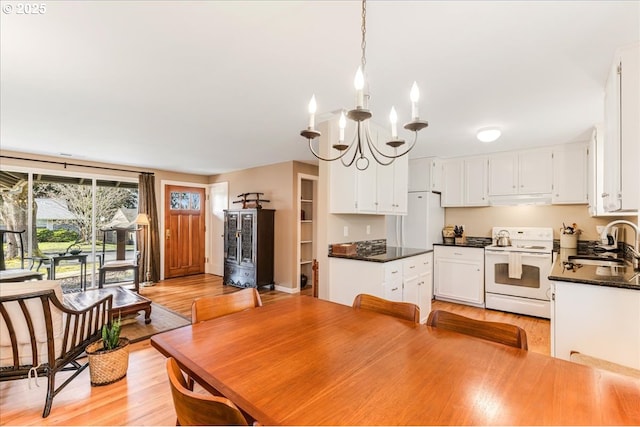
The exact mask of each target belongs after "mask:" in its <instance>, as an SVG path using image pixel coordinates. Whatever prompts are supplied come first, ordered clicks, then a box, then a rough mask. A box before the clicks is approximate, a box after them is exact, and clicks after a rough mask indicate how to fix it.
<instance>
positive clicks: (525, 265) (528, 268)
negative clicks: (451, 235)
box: [485, 250, 552, 301]
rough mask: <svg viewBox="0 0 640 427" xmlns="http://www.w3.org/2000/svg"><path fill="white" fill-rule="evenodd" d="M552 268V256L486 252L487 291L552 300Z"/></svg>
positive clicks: (546, 254)
mask: <svg viewBox="0 0 640 427" xmlns="http://www.w3.org/2000/svg"><path fill="white" fill-rule="evenodd" d="M511 254H519V255H518V256H513V255H511ZM551 265H552V257H551V253H531V252H510V251H491V250H485V289H486V292H490V293H495V294H502V295H512V296H517V297H525V298H535V299H539V300H545V301H549V300H550V287H551V285H550V282H549V279H548V276H549V271H550V270H551Z"/></svg>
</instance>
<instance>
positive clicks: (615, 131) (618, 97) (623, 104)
mask: <svg viewBox="0 0 640 427" xmlns="http://www.w3.org/2000/svg"><path fill="white" fill-rule="evenodd" d="M638 117H640V43H636V44H634V45H632V46H628V47H624V48H620V49H618V50H617V51H616V53H615V56H614V61H613V64H612V66H611V69H610V72H609V77H608V79H607V83H606V87H605V111H604V119H605V121H604V133H605V136H604V150H603V151H604V175H603V193H602V195H601V196H602V198H603V206H604V209H605V211H606V212H616V211H627V212H634V211H637V210H638V209H639V208H640V191H639V190H638V182H640V168H638V162H639V159H640V120H639V119H638Z"/></svg>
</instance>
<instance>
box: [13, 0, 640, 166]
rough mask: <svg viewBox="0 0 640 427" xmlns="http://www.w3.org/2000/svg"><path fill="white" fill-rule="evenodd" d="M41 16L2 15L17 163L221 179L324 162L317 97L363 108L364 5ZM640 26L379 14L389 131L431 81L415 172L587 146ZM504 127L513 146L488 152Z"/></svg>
mask: <svg viewBox="0 0 640 427" xmlns="http://www.w3.org/2000/svg"><path fill="white" fill-rule="evenodd" d="M38 3H44V4H46V11H45V13H44V14H40V15H19V14H17V13H16V10H13V11H12V12H11V13H6V10H3V12H4V13H0V15H1V21H0V27H1V28H0V36H1V37H0V41H1V45H0V54H1V57H0V73H1V75H0V77H1V80H0V84H1V86H0V91H1V92H0V120H1V122H0V123H1V127H0V138H1V139H0V142H1V146H2V148H3V149H6V150H18V151H22V152H27V153H39V154H49V155H54V156H59V155H60V153H66V154H70V155H72V157H71V159H82V160H98V161H104V162H109V163H117V164H122V165H130V166H140V167H144V168H158V169H166V170H174V171H184V172H191V173H197V174H207V175H209V174H216V173H220V172H225V171H231V170H237V169H244V168H248V167H252V166H258V165H264V164H271V163H276V162H281V161H287V160H302V161H310V160H312V159H313V157H312V156H311V154H310V153H309V152H308V149H307V144H306V140H304V139H303V138H302V137H301V136H300V135H299V133H300V130H301V129H303V128H304V127H306V125H307V112H306V109H307V103H308V101H309V99H310V97H311V95H312V94H314V93H315V95H316V98H317V101H318V110H319V112H321V113H322V112H330V111H334V110H337V109H340V108H352V104H353V102H354V90H353V86H352V85H353V76H354V74H355V70H356V68H357V67H358V65H359V62H360V2H359V1H312V0H306V1H248V2H247V1H189V2H183V1H169V0H163V1H127V2H125V1H120V0H118V1H91V2H89V1H87V2H84V1H45V2H38ZM7 4H9V5H12V6H13V7H14V8H15V6H16V4H17V3H16V2H13V1H8V2H6V1H2V6H6V5H7ZM639 22H640V1H609V0H605V1H381V0H379V1H370V2H368V3H367V81H368V84H369V86H370V91H371V96H372V98H371V109H372V112H373V114H374V121H376V122H378V123H380V124H384V123H385V122H386V118H387V117H388V114H389V109H390V108H391V106H392V105H395V107H396V109H397V110H398V114H399V116H400V117H401V119H400V120H399V121H400V122H405V121H408V118H409V117H408V116H409V114H410V106H409V100H408V98H409V89H410V86H411V84H412V82H413V81H414V80H416V81H417V82H418V85H419V86H420V89H421V95H422V98H421V102H420V113H421V114H420V115H421V117H422V118H424V119H425V120H428V121H429V127H428V128H426V129H425V130H423V131H422V132H421V133H420V139H419V141H418V145H417V146H416V148H415V149H414V150H413V151H412V153H411V157H422V156H434V155H435V156H442V157H450V156H457V155H468V154H476V153H478V154H479V153H482V152H495V151H504V150H511V149H520V148H528V147H533V146H540V145H553V144H562V143H567V142H571V141H578V140H583V141H584V140H587V139H588V137H589V134H590V129H591V127H592V126H593V125H594V124H595V123H597V122H600V121H602V119H603V93H604V92H603V91H604V84H605V80H606V77H607V74H608V70H609V67H610V64H611V61H612V58H613V53H614V50H615V48H616V47H618V46H622V45H627V44H629V43H632V42H635V41H638V40H640V24H639ZM488 125H497V126H499V127H501V128H502V130H503V136H502V138H501V139H499V140H498V141H496V142H494V143H489V144H483V143H480V142H478V141H477V140H476V139H475V132H476V130H477V129H478V128H481V127H484V126H488ZM65 159H67V161H71V160H68V159H69V157H65Z"/></svg>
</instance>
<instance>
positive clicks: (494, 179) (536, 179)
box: [488, 148, 553, 196]
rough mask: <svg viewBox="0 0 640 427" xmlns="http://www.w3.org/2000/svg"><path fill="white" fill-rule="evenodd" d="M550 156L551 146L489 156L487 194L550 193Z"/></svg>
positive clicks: (551, 184) (551, 183) (551, 163)
mask: <svg viewBox="0 0 640 427" xmlns="http://www.w3.org/2000/svg"><path fill="white" fill-rule="evenodd" d="M552 172H553V157H552V151H551V149H550V148H540V149H535V150H525V151H518V152H508V153H496V154H492V155H490V156H489V170H488V173H489V196H509V195H516V194H551V190H552V186H553V182H552V176H553V175H552Z"/></svg>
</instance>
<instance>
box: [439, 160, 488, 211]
mask: <svg viewBox="0 0 640 427" xmlns="http://www.w3.org/2000/svg"><path fill="white" fill-rule="evenodd" d="M442 171H443V173H442V177H443V184H442V198H441V203H442V207H462V206H488V204H489V198H488V196H487V158H486V157H485V156H479V157H464V158H455V159H448V160H446V161H444V162H443V163H442Z"/></svg>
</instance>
